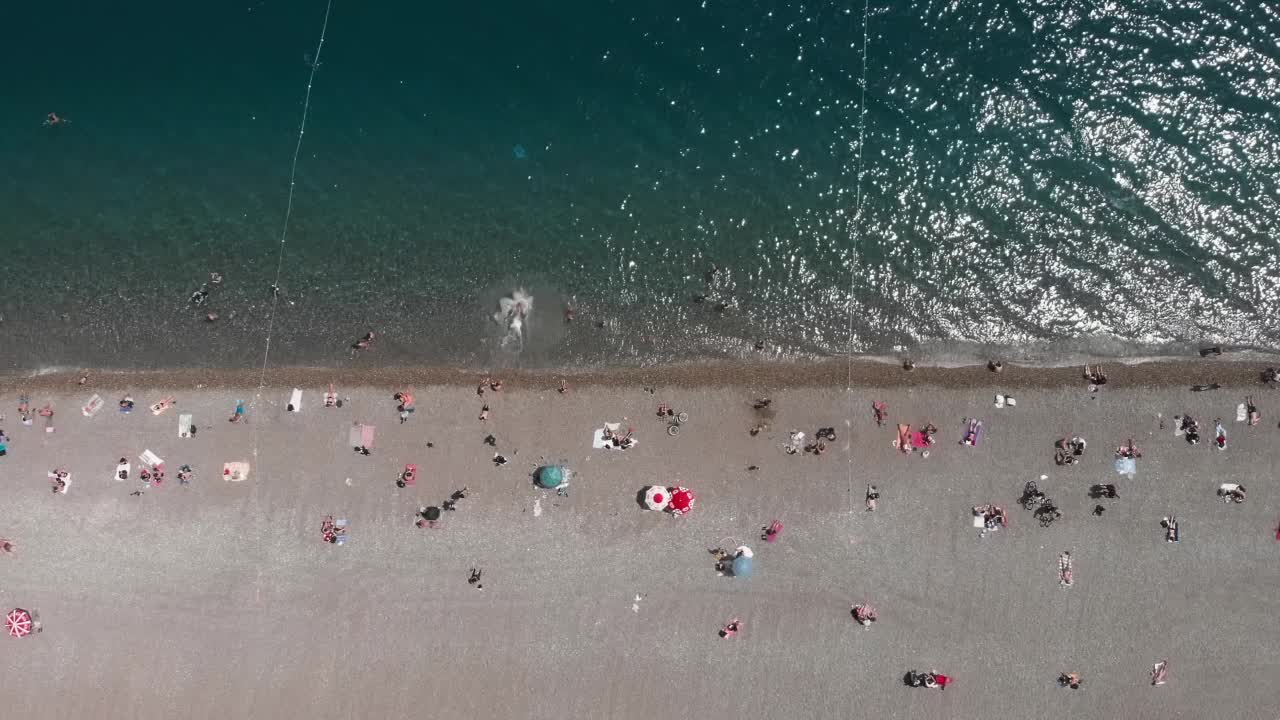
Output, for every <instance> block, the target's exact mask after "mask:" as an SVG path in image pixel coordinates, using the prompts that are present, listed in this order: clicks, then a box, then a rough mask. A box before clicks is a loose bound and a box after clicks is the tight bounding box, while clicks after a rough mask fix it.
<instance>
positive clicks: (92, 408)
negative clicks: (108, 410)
mask: <svg viewBox="0 0 1280 720" xmlns="http://www.w3.org/2000/svg"><path fill="white" fill-rule="evenodd" d="M101 409H102V396H101V395H97V394H95V395H94V396H93V397H91V398H89V402H87V403H85V404H84V407H82V408H80V412H82V413H84V416H85V417H87V418H91V417H93V416H94V415H97V414H98V411H99V410H101Z"/></svg>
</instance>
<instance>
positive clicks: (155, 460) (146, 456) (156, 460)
mask: <svg viewBox="0 0 1280 720" xmlns="http://www.w3.org/2000/svg"><path fill="white" fill-rule="evenodd" d="M138 459H139V460H141V461H142V464H143V465H149V466H151V467H162V466H163V465H164V459H163V458H161V457H160V456H159V455H156V454H155V453H153V452H151V451H150V450H143V451H142V454H141V455H139V456H138Z"/></svg>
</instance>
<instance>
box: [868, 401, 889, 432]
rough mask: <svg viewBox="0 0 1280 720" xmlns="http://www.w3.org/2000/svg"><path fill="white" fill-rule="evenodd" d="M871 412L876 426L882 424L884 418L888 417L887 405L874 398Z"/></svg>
mask: <svg viewBox="0 0 1280 720" xmlns="http://www.w3.org/2000/svg"><path fill="white" fill-rule="evenodd" d="M871 412H872V413H874V414H875V418H876V426H877V427H880V426H883V425H884V421H885V418H887V417H889V406H888V405H887V404H886V403H885V402H884V401H882V400H876V401H874V402H872V403H871Z"/></svg>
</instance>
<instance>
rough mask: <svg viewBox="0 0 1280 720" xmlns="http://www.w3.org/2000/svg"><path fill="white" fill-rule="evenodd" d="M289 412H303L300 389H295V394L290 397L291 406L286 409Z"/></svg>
mask: <svg viewBox="0 0 1280 720" xmlns="http://www.w3.org/2000/svg"><path fill="white" fill-rule="evenodd" d="M285 409H286V410H288V411H289V412H302V391H301V390H299V389H298V388H294V389H293V394H292V395H290V396H289V404H288V405H287V406H286V407H285Z"/></svg>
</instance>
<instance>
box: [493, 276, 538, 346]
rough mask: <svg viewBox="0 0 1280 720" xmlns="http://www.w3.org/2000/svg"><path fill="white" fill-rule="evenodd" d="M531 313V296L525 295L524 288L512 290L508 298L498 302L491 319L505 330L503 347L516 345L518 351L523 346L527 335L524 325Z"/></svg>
mask: <svg viewBox="0 0 1280 720" xmlns="http://www.w3.org/2000/svg"><path fill="white" fill-rule="evenodd" d="M532 311H533V296H532V295H529V294H528V293H526V292H525V291H524V288H520V289H517V290H514V291H512V293H511V296H510V297H504V298H500V299H499V300H498V312H496V313H494V314H493V319H494V322H497V323H498V324H500V325H502V326H503V327H505V328H506V329H507V334H506V337H504V338H503V339H502V345H503V347H507V346H509V345H511V344H512V343H516V344H517V345H516V347H517V349H519V348H520V347H522V346H523V345H524V340H525V337H526V336H527V334H528V333H527V331H526V330H525V327H524V324H525V321H526V320H527V319H528V318H529V313H531V312H532Z"/></svg>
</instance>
